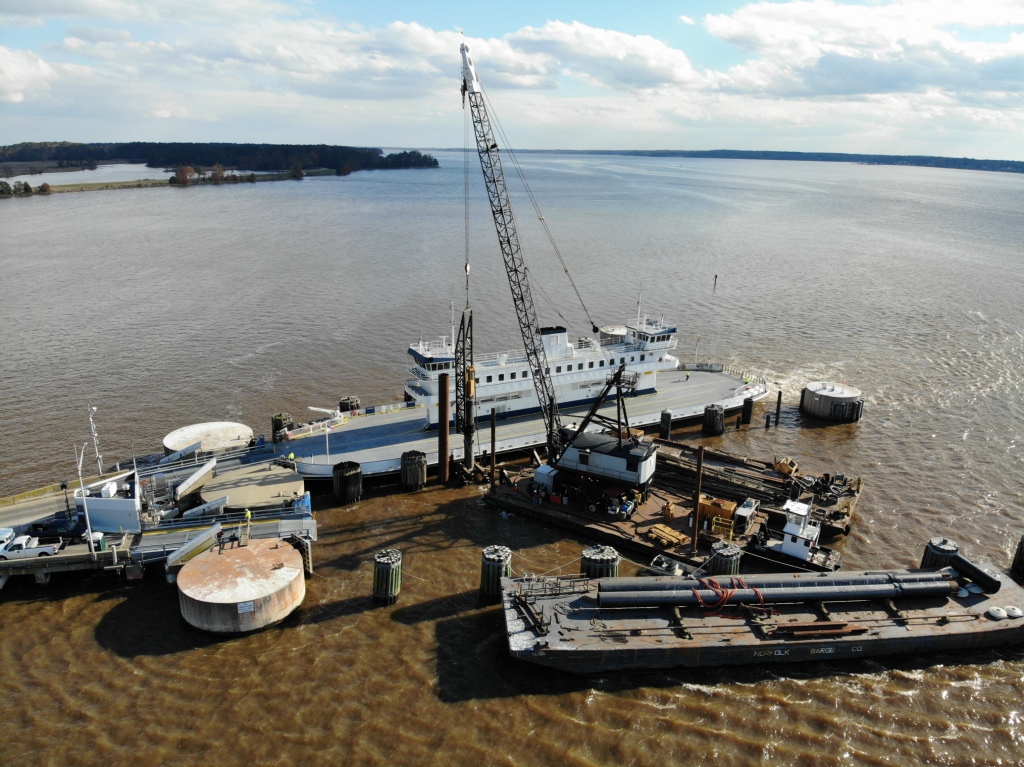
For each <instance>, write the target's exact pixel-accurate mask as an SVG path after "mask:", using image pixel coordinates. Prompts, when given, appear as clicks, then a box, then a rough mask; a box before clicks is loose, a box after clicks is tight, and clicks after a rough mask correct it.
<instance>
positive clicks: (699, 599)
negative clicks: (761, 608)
mask: <svg viewBox="0 0 1024 767" xmlns="http://www.w3.org/2000/svg"><path fill="white" fill-rule="evenodd" d="M958 588H959V586H958V585H957V582H956V581H934V582H928V581H925V582H915V583H906V584H901V583H888V584H886V583H876V584H868V585H860V586H843V585H840V586H829V585H824V586H820V587H818V588H799V587H797V588H793V587H770V588H765V589H736V590H735V591H733V592H731V593H730V594H729V596H728V599H727V600H726V601H727V602H728V603H729V604H733V605H738V604H761V603H762V602H764V603H768V604H773V603H776V602H856V601H864V600H868V599H910V598H917V599H921V598H925V597H947V596H949V595H950V594H952V593H953V592H954V591H956V590H957V589H958ZM721 601H722V594H721V593H720V592H718V591H714V590H712V589H689V590H683V589H679V590H676V591H628V592H627V591H612V592H604V591H600V590H599V591H598V598H597V603H598V606H600V607H662V606H677V607H692V606H697V605H717V604H718V603H720V602H721Z"/></svg>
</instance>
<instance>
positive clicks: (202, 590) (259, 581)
mask: <svg viewBox="0 0 1024 767" xmlns="http://www.w3.org/2000/svg"><path fill="white" fill-rule="evenodd" d="M177 582H178V604H179V606H180V607H181V616H182V617H183V618H184V619H185V620H186V621H187V622H188V623H189V625H191V626H194V627H195V628H197V629H202V630H203V631H210V632H213V633H216V634H244V633H246V632H249V631H257V630H259V629H262V628H266V627H267V626H271V625H273V624H275V623H278V622H280V621H282V620H284V619H285V618H287V617H288V616H289V615H290V614H291V613H292V612H293V611H294V610H295V609H296V608H297V607H298V606H299V605H300V604H302V600H303V598H304V597H305V596H306V579H305V576H304V573H303V569H302V555H301V554H300V553H299V552H298V550H296V549H295V548H294V547H292V546H290V545H289V544H287V543H284V542H283V541H279V540H276V539H275V540H251V541H249V543H248V544H247V545H246V546H239V545H237V544H230V543H229V544H226V545H225V546H224V548H223V549H220V547H219V546H214V547H213V548H212V549H210V550H209V551H207V552H205V553H203V554H200V555H199V556H198V557H196V558H195V559H192V560H191V561H189V562H188V563H187V564H186V565H185V566H184V567H183V568H182V569H181V572H180V573H179V574H178V580H177Z"/></svg>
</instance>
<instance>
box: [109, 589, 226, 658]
mask: <svg viewBox="0 0 1024 767" xmlns="http://www.w3.org/2000/svg"><path fill="white" fill-rule="evenodd" d="M107 601H114V602H115V604H114V605H113V606H112V607H111V608H110V609H108V610H106V612H104V614H103V616H102V617H101V618H100V620H99V623H97V624H96V628H95V630H94V632H93V634H94V636H95V638H96V642H97V643H98V644H99V645H100V646H101V647H103V648H105V649H107V650H109V651H110V652H112V653H115V654H116V655H119V656H120V657H122V658H129V659H131V658H137V657H140V656H163V655H173V654H175V653H181V652H188V651H190V650H196V649H200V648H203V647H210V646H212V645H217V644H221V643H223V642H227V641H231V640H232V639H234V638H235V637H222V636H218V635H215V634H209V633H205V632H202V631H199V630H197V629H194V628H192V627H191V626H189V625H188V624H187V623H186V622H185V621H184V619H183V618H182V617H181V611H180V608H179V607H178V590H177V589H176V588H175V587H173V586H170V585H169V584H167V583H165V582H162V581H161V580H158V579H156V578H152V579H149V578H147V579H146V580H144V581H143V582H142V583H135V584H127V585H122V586H121V587H120V588H117V589H111V590H109V591H107V592H106V593H104V594H101V595H99V597H98V598H97V602H100V603H102V602H107Z"/></svg>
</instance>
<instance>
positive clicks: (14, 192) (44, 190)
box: [0, 181, 50, 197]
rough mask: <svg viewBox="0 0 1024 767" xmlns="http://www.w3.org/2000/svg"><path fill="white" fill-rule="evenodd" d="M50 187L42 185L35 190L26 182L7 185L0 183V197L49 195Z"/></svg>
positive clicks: (4, 182)
mask: <svg viewBox="0 0 1024 767" xmlns="http://www.w3.org/2000/svg"><path fill="white" fill-rule="evenodd" d="M49 193H50V185H49V184H46V183H43V184H40V185H39V186H38V187H36V188H35V189H33V188H32V185H31V184H30V183H28V182H27V181H15V182H14V183H13V184H8V183H7V182H6V181H0V197H29V196H30V195H33V194H49Z"/></svg>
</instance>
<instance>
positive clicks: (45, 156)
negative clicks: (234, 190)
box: [0, 141, 438, 174]
mask: <svg viewBox="0 0 1024 767" xmlns="http://www.w3.org/2000/svg"><path fill="white" fill-rule="evenodd" d="M112 160H127V161H129V162H141V163H145V164H146V165H147V166H149V167H150V168H178V167H187V166H191V167H195V166H197V165H198V166H204V167H213V166H214V165H221V166H224V167H230V168H234V169H236V170H239V171H288V170H290V169H292V168H296V167H297V168H299V169H300V170H301V169H304V168H333V169H335V170H336V171H338V172H339V173H341V172H342V171H344V173H346V174H347V173H351V172H354V171H358V170H385V169H394V168H436V167H437V166H438V162H437V160H436V159H435V158H434V157H432V156H431V155H429V154H423V153H421V152H416V151H411V152H395V153H393V154H385V153H384V152H383V150H381V149H376V148H367V147H348V146H333V145H329V144H232V143H181V142H144V141H130V142H124V143H93V144H79V143H73V142H68V141H52V142H26V143H21V144H14V145H11V146H4V147H0V162H5V161H8V162H56V163H58V164H61V163H63V164H64V166H65V167H67V166H72V165H77V164H85V163H90V162H103V161H107V162H110V161H112Z"/></svg>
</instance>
